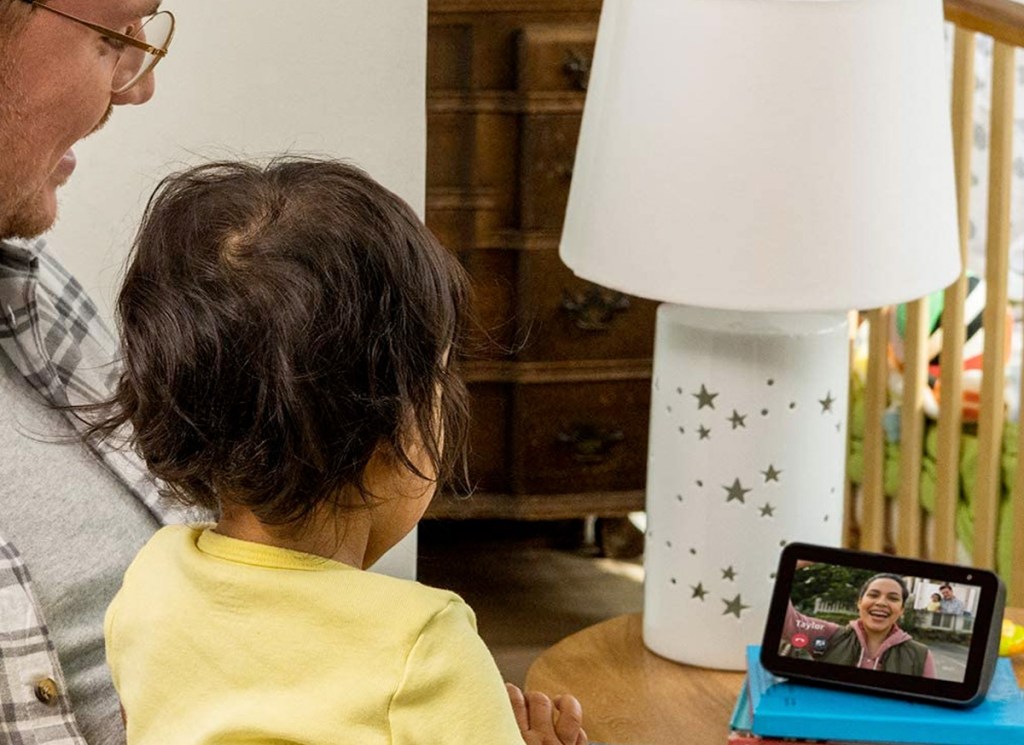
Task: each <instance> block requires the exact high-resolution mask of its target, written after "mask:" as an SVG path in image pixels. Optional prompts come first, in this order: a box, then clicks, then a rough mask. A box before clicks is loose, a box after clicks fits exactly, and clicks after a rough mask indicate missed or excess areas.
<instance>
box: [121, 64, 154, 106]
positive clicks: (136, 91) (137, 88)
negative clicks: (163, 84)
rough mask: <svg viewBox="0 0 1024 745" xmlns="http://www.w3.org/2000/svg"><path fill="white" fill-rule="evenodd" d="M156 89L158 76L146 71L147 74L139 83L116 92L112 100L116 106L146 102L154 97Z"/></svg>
mask: <svg viewBox="0 0 1024 745" xmlns="http://www.w3.org/2000/svg"><path fill="white" fill-rule="evenodd" d="M155 90H156V77H155V76H154V75H153V73H152V72H148V73H146V75H145V76H144V77H143V78H142V80H140V81H139V82H138V83H136V84H135V85H133V86H132V87H131V88H129V89H128V90H126V91H124V92H123V93H115V94H114V95H113V96H111V98H110V102H111V103H112V104H114V105H115V106H127V105H136V106H137V105H139V104H143V103H146V101H148V100H149V99H151V98H152V97H153V92H154V91H155Z"/></svg>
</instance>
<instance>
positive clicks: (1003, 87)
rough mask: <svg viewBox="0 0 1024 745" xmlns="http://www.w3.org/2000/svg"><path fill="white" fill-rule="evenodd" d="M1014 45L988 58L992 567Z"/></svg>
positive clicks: (978, 554)
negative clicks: (990, 108)
mask: <svg viewBox="0 0 1024 745" xmlns="http://www.w3.org/2000/svg"><path fill="white" fill-rule="evenodd" d="M1013 86H1014V47H1012V46H1010V45H1008V44H1003V43H1001V42H996V43H995V44H994V50H993V60H992V120H991V126H990V131H991V151H990V153H991V157H990V159H989V199H988V242H987V246H986V249H985V279H986V282H987V288H986V296H985V298H986V301H985V315H984V317H983V323H984V325H985V352H984V354H985V359H984V363H983V364H984V369H985V375H984V378H983V380H982V386H981V412H980V414H979V418H978V475H977V481H976V484H975V490H974V492H975V493H974V496H973V502H974V532H975V535H974V557H973V561H974V563H975V564H977V565H978V566H982V567H993V566H995V554H996V526H997V521H998V516H999V499H1000V496H1001V493H1002V488H1001V479H1000V469H999V461H1000V455H1001V452H1002V434H1003V420H1004V412H1003V387H1004V384H1005V379H1006V374H1005V370H1004V365H1003V356H1004V345H1005V341H1004V337H1005V334H1006V300H1007V297H1006V277H1007V273H1008V271H1009V247H1010V180H1011V167H1012V163H1011V161H1012V157H1013Z"/></svg>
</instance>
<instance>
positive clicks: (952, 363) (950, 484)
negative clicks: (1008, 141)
mask: <svg viewBox="0 0 1024 745" xmlns="http://www.w3.org/2000/svg"><path fill="white" fill-rule="evenodd" d="M975 39H976V35H975V33H974V32H973V31H967V30H966V29H962V28H959V27H958V28H957V29H956V31H955V34H954V37H953V160H954V162H955V164H956V196H957V216H958V218H959V223H960V262H961V264H962V265H963V266H967V246H968V241H969V240H970V230H971V219H970V208H971V197H970V194H971V138H972V135H973V123H974V52H975V46H976V44H975ZM966 298H967V275H966V273H961V274H960V278H959V279H958V280H957V281H956V282H954V283H953V284H951V285H950V286H949V287H948V288H947V289H946V294H945V299H944V302H943V307H942V368H941V370H940V372H939V385H940V387H941V390H942V400H943V401H944V402H945V403H943V404H941V405H940V406H939V430H938V438H939V440H938V449H937V451H936V463H937V466H938V481H937V483H936V488H935V521H934V523H933V529H934V532H933V534H932V542H933V546H934V549H935V551H934V555H933V557H932V558H934V559H935V560H937V561H946V562H953V561H956V553H957V552H956V507H957V501H958V500H959V498H960V439H961V438H960V435H961V429H960V428H961V426H962V420H963V416H962V414H963V409H962V407H961V406H960V403H959V402H960V400H961V398H962V397H963V377H962V374H961V368H962V367H963V360H964V302H965V300H966Z"/></svg>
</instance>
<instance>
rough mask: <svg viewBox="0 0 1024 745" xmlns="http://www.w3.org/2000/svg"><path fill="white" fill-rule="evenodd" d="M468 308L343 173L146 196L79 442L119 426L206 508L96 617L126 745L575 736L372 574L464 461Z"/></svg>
mask: <svg viewBox="0 0 1024 745" xmlns="http://www.w3.org/2000/svg"><path fill="white" fill-rule="evenodd" d="M468 296H469V290H468V285H467V280H466V277H465V275H464V273H463V270H462V269H461V267H460V265H459V264H458V262H457V261H456V260H455V259H454V258H453V257H452V255H451V254H449V253H448V252H447V251H446V250H445V249H444V248H443V247H441V246H440V245H439V244H438V243H437V242H436V240H435V239H434V238H433V236H432V235H431V234H430V233H429V231H427V229H426V228H425V227H424V226H423V225H422V224H421V223H420V221H419V220H418V219H417V218H416V216H415V215H414V214H413V212H412V210H411V209H410V208H409V207H408V206H407V205H406V204H405V203H404V202H402V201H401V200H400V199H398V198H397V197H396V196H395V195H393V194H391V193H390V192H388V191H387V190H386V189H384V188H383V187H381V186H380V185H379V184H377V183H375V182H374V181H373V180H371V179H370V178H369V177H367V176H366V175H365V174H364V173H362V172H361V171H359V170H357V169H355V168H353V167H351V166H348V165H344V164H341V163H337V162H330V161H320V160H306V159H292V158H289V159H282V160H277V161H274V162H272V163H271V164H270V165H268V166H266V167H260V166H256V165H248V164H239V163H234V164H233V163H219V164H211V165H206V166H201V167H199V168H195V169H192V170H188V171H185V172H183V173H180V174H178V175H175V176H171V177H170V178H168V179H166V180H165V181H164V182H163V183H162V184H161V186H160V187H159V188H158V190H157V193H156V194H155V195H154V196H153V198H152V199H151V201H150V203H149V206H148V208H147V210H146V215H145V218H144V222H143V225H142V228H141V229H140V232H139V235H138V237H137V238H136V241H135V246H134V248H133V253H132V256H131V261H130V265H129V268H128V271H127V274H126V277H125V281H124V286H123V287H122V289H121V293H120V296H119V298H118V305H117V311H118V316H119V321H120V325H121V334H122V343H123V349H124V356H125V369H124V373H123V375H122V378H121V381H120V384H119V387H118V389H117V392H116V394H115V397H114V399H113V401H111V402H110V403H109V404H108V409H107V412H106V415H105V416H104V418H103V420H102V421H99V422H97V423H96V424H95V425H94V426H93V432H94V434H99V435H101V436H111V435H113V434H114V433H116V432H118V431H121V430H122V427H123V426H124V425H127V424H130V425H131V430H132V431H133V434H132V436H131V444H132V445H133V446H134V447H135V448H136V449H137V450H138V451H139V452H140V453H141V454H142V456H143V457H144V458H145V460H146V463H147V464H148V465H149V467H150V469H151V470H152V472H153V473H154V474H155V475H156V476H158V477H160V478H161V479H163V480H164V482H165V483H166V488H167V491H168V493H169V495H170V496H172V497H174V498H176V499H178V500H180V501H181V502H184V503H186V504H188V505H193V506H196V507H201V508H206V509H209V510H211V511H213V513H214V514H217V515H218V520H217V522H216V525H213V526H175V527H168V528H164V529H163V530H161V531H160V532H158V533H157V534H156V536H154V537H153V539H152V540H151V541H150V542H149V543H148V544H147V545H146V546H145V547H144V548H143V549H142V551H141V552H140V553H139V555H138V556H137V557H136V559H135V561H134V562H133V564H132V566H131V567H130V568H129V569H128V572H127V573H126V575H125V578H124V583H123V586H122V588H121V590H120V592H119V593H118V595H117V597H116V598H115V599H114V601H113V603H112V604H111V606H110V608H109V610H108V611H107V617H106V639H107V657H108V660H109V663H110V668H111V670H112V673H113V678H114V684H115V686H116V688H117V691H118V693H119V695H120V697H121V701H122V704H123V708H124V711H125V717H126V724H127V732H128V742H129V743H130V744H131V745H145V744H148V743H159V744H160V745H175V744H177V743H181V744H182V745H184V744H186V743H187V744H189V745H200V744H206V743H210V744H212V743H247V744H249V743H251V744H256V743H267V744H270V743H308V744H311V745H313V744H315V745H319V744H321V743H323V744H324V745H326V744H328V743H330V744H331V745H334V744H335V743H354V744H356V745H373V743H395V744H396V745H398V744H400V743H448V744H452V743H488V744H490V743H519V744H521V743H523V742H524V740H525V741H526V742H528V743H536V744H537V745H540V744H541V743H543V744H544V745H547V744H549V743H550V745H557V744H558V743H561V744H563V745H580V744H581V743H585V742H586V735H585V734H584V733H583V731H582V729H581V727H580V722H581V718H582V715H581V712H580V708H579V703H578V702H577V701H576V700H575V699H573V698H572V697H559V699H556V700H555V702H554V703H553V704H552V702H551V701H549V700H548V699H546V697H544V696H541V695H538V694H532V693H531V694H528V695H527V696H526V697H525V698H524V696H523V694H522V693H521V692H520V691H519V690H518V689H516V688H515V687H514V686H513V687H510V688H509V690H508V691H506V689H505V688H504V687H503V685H502V682H501V678H500V675H499V673H498V670H497V668H496V667H495V664H494V661H493V659H492V658H491V656H490V654H489V653H488V652H487V650H486V648H485V647H484V644H483V642H482V640H481V639H480V637H479V636H478V635H477V634H476V622H475V619H474V616H473V613H472V611H471V610H470V609H469V608H468V607H467V606H466V604H465V603H464V602H463V601H462V599H461V598H459V597H458V596H456V595H454V594H452V593H450V592H445V591H442V590H436V589H432V588H428V587H424V586H422V585H420V584H417V583H415V582H409V581H405V580H399V579H394V578H391V577H386V576H382V575H378V574H374V573H371V572H367V571H364V570H365V569H366V568H367V567H369V566H370V565H372V564H373V563H374V562H375V561H376V560H377V559H378V558H379V557H380V556H381V555H382V554H383V553H384V552H385V551H386V550H387V549H389V548H390V547H391V546H393V545H395V544H396V543H397V542H398V541H399V540H400V539H401V538H402V537H403V536H405V535H406V534H407V533H408V532H409V531H410V530H411V529H412V528H413V527H414V526H415V525H416V523H417V522H418V521H419V519H420V518H421V517H422V515H423V513H424V511H425V510H426V508H427V505H428V504H429V503H430V500H431V498H432V497H433V495H434V492H435V490H436V488H437V484H438V483H439V482H441V481H443V480H444V479H445V478H447V477H449V476H450V475H451V474H452V472H453V470H454V466H455V464H456V462H457V461H459V460H460V459H461V458H463V457H464V452H465V432H466V426H467V419H468V414H467V404H466V400H467V396H466V391H465V388H464V386H463V384H462V381H461V380H460V379H459V377H458V375H457V374H456V373H455V371H454V369H453V367H454V361H455V360H456V358H457V356H458V352H459V344H460V342H461V340H462V335H463V334H462V332H463V328H464V325H465V317H466V310H467V301H468ZM510 698H511V701H512V705H511V706H510Z"/></svg>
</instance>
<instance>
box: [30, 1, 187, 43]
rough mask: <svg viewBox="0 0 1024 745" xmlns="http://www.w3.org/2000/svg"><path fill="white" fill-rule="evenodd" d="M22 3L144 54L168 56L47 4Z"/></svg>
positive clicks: (136, 40) (133, 39)
mask: <svg viewBox="0 0 1024 745" xmlns="http://www.w3.org/2000/svg"><path fill="white" fill-rule="evenodd" d="M22 2H23V3H27V4H28V5H32V6H34V7H36V8H44V9H45V10H48V11H50V12H51V13H56V14H57V15H59V16H64V17H65V18H69V19H71V20H72V21H75V22H76V23H80V24H82V25H83V26H85V27H86V28H91V29H92V30H93V31H95V32H96V33H98V34H102V35H103V36H106V37H108V38H111V39H117V40H118V41H120V42H124V43H125V44H128V45H129V46H133V47H135V48H136V49H141V50H142V51H143V52H147V53H148V54H152V55H153V56H154V57H166V56H167V50H166V49H160V48H158V47H154V46H152V45H151V44H147V43H146V42H144V41H139V40H138V39H135V38H132V37H131V36H128V35H127V34H122V33H120V32H118V31H114V30H113V29H110V28H107V27H106V26H100V25H98V24H95V23H90V22H89V21H86V20H84V19H82V18H79V17H78V16H73V15H71V14H70V13H65V12H64V11H63V10H57V9H56V8H51V7H50V6H49V5H47V4H46V3H41V2H38V0H22Z"/></svg>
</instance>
